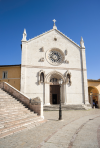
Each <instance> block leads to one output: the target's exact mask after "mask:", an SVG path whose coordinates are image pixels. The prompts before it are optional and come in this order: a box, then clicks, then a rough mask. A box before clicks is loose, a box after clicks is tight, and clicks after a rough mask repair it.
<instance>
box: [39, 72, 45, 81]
mask: <svg viewBox="0 0 100 148" xmlns="http://www.w3.org/2000/svg"><path fill="white" fill-rule="evenodd" d="M40 82H44V73H43V72H41V74H40Z"/></svg>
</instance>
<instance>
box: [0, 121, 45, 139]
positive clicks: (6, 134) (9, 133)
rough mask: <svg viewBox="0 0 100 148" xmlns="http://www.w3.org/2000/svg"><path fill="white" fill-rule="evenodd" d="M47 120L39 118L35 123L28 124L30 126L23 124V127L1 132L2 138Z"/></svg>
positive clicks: (0, 136)
mask: <svg viewBox="0 0 100 148" xmlns="http://www.w3.org/2000/svg"><path fill="white" fill-rule="evenodd" d="M44 122H46V120H41V119H40V120H38V121H36V122H35V123H34V124H30V125H29V124H28V126H23V127H19V128H15V129H12V130H9V131H7V132H4V133H1V134H0V138H4V137H6V136H9V135H12V134H13V133H20V132H21V131H22V130H24V131H25V130H29V129H31V128H33V127H35V126H39V125H40V124H41V123H44Z"/></svg>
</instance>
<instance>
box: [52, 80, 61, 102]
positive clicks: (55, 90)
mask: <svg viewBox="0 0 100 148" xmlns="http://www.w3.org/2000/svg"><path fill="white" fill-rule="evenodd" d="M59 100H60V86H59V83H58V79H57V78H51V79H50V104H59Z"/></svg>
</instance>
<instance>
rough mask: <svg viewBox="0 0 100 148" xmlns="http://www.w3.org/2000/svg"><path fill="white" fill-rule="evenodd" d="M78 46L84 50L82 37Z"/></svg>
mask: <svg viewBox="0 0 100 148" xmlns="http://www.w3.org/2000/svg"><path fill="white" fill-rule="evenodd" d="M80 46H81V48H85V46H84V41H83V38H82V37H81V40H80Z"/></svg>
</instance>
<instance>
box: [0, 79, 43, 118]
mask: <svg viewBox="0 0 100 148" xmlns="http://www.w3.org/2000/svg"><path fill="white" fill-rule="evenodd" d="M0 88H1V89H3V90H4V91H6V92H7V93H9V94H10V95H12V96H13V97H15V98H16V99H17V100H19V101H20V102H22V103H23V104H24V105H25V106H26V107H27V108H29V109H30V110H31V111H34V112H35V113H37V115H40V116H41V117H43V104H42V102H41V101H40V100H39V99H33V100H31V99H30V98H29V97H27V96H26V95H24V94H23V93H21V92H20V91H19V90H17V89H16V88H14V87H13V86H11V85H10V84H8V83H7V82H0Z"/></svg>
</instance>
